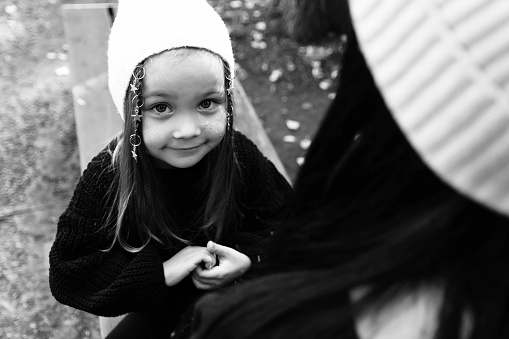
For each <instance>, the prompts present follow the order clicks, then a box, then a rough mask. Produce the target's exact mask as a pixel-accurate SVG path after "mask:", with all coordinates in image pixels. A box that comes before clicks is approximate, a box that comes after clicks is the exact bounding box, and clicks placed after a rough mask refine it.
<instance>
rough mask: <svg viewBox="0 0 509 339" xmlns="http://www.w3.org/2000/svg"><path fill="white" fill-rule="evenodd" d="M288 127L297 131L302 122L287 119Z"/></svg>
mask: <svg viewBox="0 0 509 339" xmlns="http://www.w3.org/2000/svg"><path fill="white" fill-rule="evenodd" d="M286 127H288V129H289V130H292V131H296V130H298V129H299V128H300V122H298V121H295V120H286Z"/></svg>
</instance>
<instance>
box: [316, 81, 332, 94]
mask: <svg viewBox="0 0 509 339" xmlns="http://www.w3.org/2000/svg"><path fill="white" fill-rule="evenodd" d="M331 85H332V82H331V81H330V80H328V79H326V80H323V81H320V84H318V86H319V87H320V88H321V89H323V90H324V91H326V90H328V89H329V88H330V87H331Z"/></svg>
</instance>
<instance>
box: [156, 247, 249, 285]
mask: <svg viewBox="0 0 509 339" xmlns="http://www.w3.org/2000/svg"><path fill="white" fill-rule="evenodd" d="M250 267H251V260H250V259H249V257H248V256H246V255H245V254H243V253H240V252H239V251H236V250H234V249H233V248H230V247H226V246H222V245H219V244H216V243H214V242H212V241H209V242H208V244H207V247H200V246H188V247H185V248H184V249H182V250H181V251H180V252H178V253H177V254H175V255H174V256H173V257H171V258H170V259H168V260H167V261H165V262H164V263H163V268H164V277H165V282H166V285H167V286H173V285H176V284H177V283H179V282H180V281H181V280H182V279H184V278H185V277H186V276H187V275H189V274H192V280H193V283H194V285H195V286H196V287H197V288H199V289H202V290H213V289H216V288H219V287H222V286H225V285H227V284H228V283H230V282H232V281H234V280H235V279H237V278H239V277H240V276H242V275H243V274H244V273H245V272H246V271H247V270H249V268H250Z"/></svg>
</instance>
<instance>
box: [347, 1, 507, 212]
mask: <svg viewBox="0 0 509 339" xmlns="http://www.w3.org/2000/svg"><path fill="white" fill-rule="evenodd" d="M350 11H351V15H352V19H353V23H354V27H355V31H356V34H357V37H358V40H359V44H360V46H361V49H362V51H363V54H364V55H365V57H366V60H367V62H368V65H369V67H370V68H371V71H372V73H373V76H374V78H375V81H376V83H377V86H378V87H379V89H380V91H381V92H382V95H383V97H384V99H385V101H386V104H387V105H388V107H389V108H390V110H391V112H392V114H393V116H394V118H395V120H396V121H397V123H398V124H399V126H400V128H401V129H402V130H403V132H404V133H405V135H406V137H407V138H408V140H409V141H410V143H411V144H412V146H413V147H414V148H415V149H416V151H417V152H418V153H419V154H420V155H421V157H422V159H423V160H424V161H425V162H426V163H427V165H428V166H429V167H430V168H431V169H432V170H433V171H434V172H436V173H437V174H438V175H439V176H440V177H441V178H442V179H443V180H444V181H446V182H447V183H448V184H450V185H451V186H452V187H454V188H455V189H457V190H458V191H460V192H461V193H463V194H465V195H467V196H469V197H471V198H472V199H474V200H476V201H478V202H480V203H482V204H484V205H486V206H488V207H490V208H492V209H494V210H496V211H498V212H500V213H503V214H506V215H509V1H507V0H491V1H490V0H350Z"/></svg>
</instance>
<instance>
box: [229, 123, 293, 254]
mask: <svg viewBox="0 0 509 339" xmlns="http://www.w3.org/2000/svg"><path fill="white" fill-rule="evenodd" d="M235 137H236V143H235V147H236V153H237V158H238V161H239V164H240V167H241V180H242V183H243V187H244V190H243V191H244V192H243V194H242V195H241V197H242V198H241V199H240V201H239V207H240V208H241V210H242V213H243V215H244V218H243V225H242V228H241V229H240V230H238V231H236V232H233V233H231V234H229V235H228V236H227V237H226V239H225V244H226V246H230V247H232V248H235V249H237V250H238V251H240V252H242V253H244V254H246V255H247V256H249V257H250V259H251V261H252V262H253V263H256V262H260V261H261V260H263V259H264V258H265V257H266V250H267V247H268V245H269V243H270V238H271V235H272V234H273V232H274V230H275V229H276V228H277V226H278V224H279V220H280V214H281V212H282V210H283V208H284V204H285V201H286V198H287V196H288V195H289V193H290V192H291V191H292V188H291V186H290V184H289V183H288V182H287V181H286V179H285V178H284V177H283V175H282V174H281V173H279V171H278V170H277V169H276V167H275V166H274V164H273V163H272V162H271V161H270V160H269V159H267V158H266V157H265V156H264V155H263V154H262V153H261V152H260V150H259V149H258V148H257V146H256V145H255V144H254V143H253V142H252V141H251V140H249V139H248V138H247V137H246V136H244V135H243V134H241V133H240V132H237V134H236V135H235Z"/></svg>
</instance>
